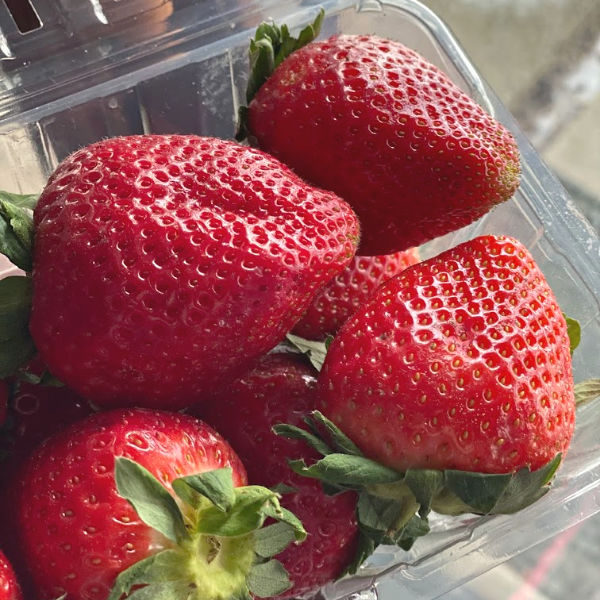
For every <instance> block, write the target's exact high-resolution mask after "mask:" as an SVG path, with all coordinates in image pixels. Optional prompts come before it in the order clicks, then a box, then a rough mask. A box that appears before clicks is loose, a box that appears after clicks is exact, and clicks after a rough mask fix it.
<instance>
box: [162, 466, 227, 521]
mask: <svg viewBox="0 0 600 600" xmlns="http://www.w3.org/2000/svg"><path fill="white" fill-rule="evenodd" d="M231 474H232V469H231V467H224V468H222V469H215V470H214V471H208V472H206V473H200V474H199V475H188V476H187V477H181V478H179V479H175V481H173V483H172V486H173V489H174V490H175V492H176V493H177V495H178V496H179V497H180V498H181V499H182V500H187V501H188V502H189V503H190V504H192V505H196V506H197V504H196V502H197V500H195V499H193V498H194V497H193V496H192V495H191V494H189V488H191V489H192V490H194V491H195V492H197V493H198V494H200V495H202V496H205V497H206V498H208V500H210V501H211V502H212V503H213V504H214V505H215V506H216V507H217V508H218V509H219V510H221V511H223V512H227V511H229V510H231V508H232V507H233V505H234V504H235V500H236V498H235V488H234V486H233V481H232V479H231Z"/></svg>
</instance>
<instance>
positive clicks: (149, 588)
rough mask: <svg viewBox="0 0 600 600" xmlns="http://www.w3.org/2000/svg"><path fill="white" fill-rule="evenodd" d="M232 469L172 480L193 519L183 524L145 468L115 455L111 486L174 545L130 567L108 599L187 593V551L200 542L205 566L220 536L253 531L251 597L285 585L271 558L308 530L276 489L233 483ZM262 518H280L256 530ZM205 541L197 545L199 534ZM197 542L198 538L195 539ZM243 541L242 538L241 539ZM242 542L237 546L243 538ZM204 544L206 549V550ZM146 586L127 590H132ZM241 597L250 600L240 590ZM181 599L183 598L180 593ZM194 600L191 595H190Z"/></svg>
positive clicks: (174, 504) (166, 494) (279, 568)
mask: <svg viewBox="0 0 600 600" xmlns="http://www.w3.org/2000/svg"><path fill="white" fill-rule="evenodd" d="M232 473H233V471H232V469H231V467H225V468H221V469H215V470H213V471H207V472H205V473H200V474H197V475H188V476H186V477H181V478H179V479H175V480H174V481H173V482H172V487H173V489H174V490H175V492H176V493H177V495H178V496H179V498H180V499H181V500H183V501H184V503H186V504H187V505H188V506H189V509H191V510H192V511H193V512H194V514H195V515H196V516H195V517H194V520H195V524H194V525H192V526H190V528H189V529H188V527H186V523H185V518H184V516H183V513H182V511H181V509H180V508H179V506H178V504H177V502H176V501H175V500H174V498H173V497H172V496H171V494H170V493H169V492H168V491H167V490H166V488H165V487H163V485H162V484H161V483H160V482H159V481H158V479H156V478H155V477H154V475H152V474H151V473H150V472H149V471H148V470H147V469H145V468H144V467H142V466H141V465H139V464H138V463H136V462H135V461H132V460H130V459H128V458H124V457H117V458H116V459H115V481H116V485H117V491H118V492H119V494H120V495H121V496H122V497H123V498H125V499H126V500H127V501H128V502H129V503H130V504H131V505H132V506H133V508H134V509H135V510H136V512H137V514H138V516H139V517H140V518H141V519H142V520H143V521H144V522H145V523H146V524H147V525H149V526H150V527H152V528H153V529H155V530H156V531H159V532H160V533H162V535H164V536H165V537H166V538H168V539H169V540H171V541H172V542H175V543H176V544H177V545H178V546H177V548H176V549H174V550H164V551H162V552H159V553H157V554H155V555H153V556H150V557H148V558H146V559H144V560H141V561H139V562H138V563H136V564H134V565H132V566H131V567H129V568H128V569H126V570H125V571H123V572H122V573H121V574H120V575H119V576H118V577H117V579H116V581H115V584H114V587H113V589H112V591H111V595H110V596H109V599H108V600H115V599H118V598H121V597H122V596H123V595H126V596H127V598H162V597H164V598H169V599H171V598H174V597H179V596H178V595H177V594H186V593H190V591H191V590H192V587H190V586H192V585H193V582H190V579H189V574H188V575H186V572H185V571H184V570H182V564H186V562H187V561H188V560H189V558H186V553H188V552H189V551H190V550H186V549H187V548H188V546H190V545H191V548H192V549H193V548H194V547H195V544H198V543H200V544H204V547H205V552H206V551H207V552H208V553H207V561H208V563H209V564H210V562H212V560H214V558H216V556H217V555H219V553H220V552H221V550H222V547H223V545H224V542H223V541H222V540H224V539H239V540H243V539H244V538H248V536H251V542H252V543H251V547H252V549H253V552H254V554H255V559H254V561H253V563H254V564H253V565H252V566H251V568H250V570H249V571H248V574H247V580H246V585H247V589H248V590H249V591H250V592H251V593H252V594H254V595H255V596H257V597H268V596H272V595H277V594H280V593H282V592H283V591H285V590H286V589H288V588H289V587H290V585H291V583H290V581H289V578H288V577H287V572H286V571H285V569H284V568H283V566H282V565H281V563H279V562H278V561H276V560H273V559H271V557H272V556H274V555H275V554H278V553H279V552H281V551H282V550H284V549H285V548H286V547H287V546H288V545H289V544H290V543H291V542H298V541H302V540H303V539H304V538H305V537H306V531H305V530H304V527H303V526H302V523H301V522H300V521H299V520H298V519H297V518H296V517H295V515H294V514H293V513H292V512H290V511H289V510H287V509H285V508H283V507H281V505H280V504H279V496H278V494H277V493H275V492H273V491H271V490H269V489H267V488H264V487H261V486H246V487H237V488H236V487H234V485H233V478H232ZM268 518H273V519H276V520H277V521H278V522H277V523H275V524H274V525H271V526H269V527H267V528H265V529H262V527H263V524H264V522H265V521H266V520H267V519H268ZM201 538H202V539H204V540H205V542H198V540H199V539H201ZM194 540H196V541H194ZM240 543H241V542H240ZM242 545H243V543H242ZM206 548H208V550H206ZM140 585H143V586H145V587H143V588H141V589H138V590H135V591H133V592H132V591H131V590H132V589H133V588H134V587H137V586H140ZM242 592H243V593H242V596H241V597H243V598H250V597H251V596H249V595H248V594H246V592H245V591H243V589H242ZM181 597H187V596H185V595H184V596H181ZM190 597H194V598H195V597H196V596H190Z"/></svg>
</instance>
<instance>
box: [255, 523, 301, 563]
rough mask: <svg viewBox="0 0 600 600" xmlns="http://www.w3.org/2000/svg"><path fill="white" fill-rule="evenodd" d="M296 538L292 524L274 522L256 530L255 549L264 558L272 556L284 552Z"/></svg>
mask: <svg viewBox="0 0 600 600" xmlns="http://www.w3.org/2000/svg"><path fill="white" fill-rule="evenodd" d="M295 539H296V535H295V533H294V529H293V528H292V527H290V525H288V524H287V523H283V522H279V523H274V524H273V525H269V526H268V527H263V528H262V529H259V530H258V531H257V532H255V534H254V550H255V552H256V554H258V555H259V556H262V557H263V558H271V557H272V556H275V555H276V554H279V553H280V552H283V550H285V549H286V548H287V547H288V545H289V544H291V543H292V542H294V541H295Z"/></svg>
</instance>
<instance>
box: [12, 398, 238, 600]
mask: <svg viewBox="0 0 600 600" xmlns="http://www.w3.org/2000/svg"><path fill="white" fill-rule="evenodd" d="M116 456H125V457H127V458H130V459H132V460H135V461H136V462H138V463H139V464H141V465H142V466H144V467H146V469H148V470H149V471H150V472H151V473H152V474H153V475H154V476H155V477H157V478H158V479H159V480H160V481H161V482H163V483H164V484H165V485H167V487H169V486H170V482H171V481H172V480H173V479H175V478H177V477H180V476H184V475H190V474H194V473H201V472H204V471H207V470H211V469H216V468H220V467H225V466H231V467H232V469H233V473H234V483H235V484H236V485H245V483H246V474H245V471H244V468H243V466H242V463H241V462H240V460H239V459H238V457H237V456H236V455H235V453H234V452H233V450H232V449H231V447H230V446H229V444H227V442H225V440H223V438H222V437H221V436H220V435H218V434H217V433H216V432H215V431H214V430H213V429H212V428H210V427H208V426H207V425H206V424H204V423H202V422H200V421H199V420H197V419H194V418H192V417H190V416H186V415H181V414H175V413H168V412H164V411H152V410H145V409H130V410H113V411H106V412H102V413H97V414H95V415H93V416H91V417H89V418H88V419H86V420H84V421H81V422H79V423H76V424H75V425H73V426H72V427H70V428H68V429H66V430H63V431H62V432H61V433H59V434H57V435H56V436H54V437H52V438H50V439H49V440H47V441H46V442H44V443H43V444H42V445H41V446H40V447H39V448H38V450H37V451H36V452H35V453H34V454H33V455H32V456H31V457H30V459H29V460H28V462H27V463H26V465H25V467H24V469H23V471H22V473H21V476H20V478H19V481H18V483H17V484H16V487H15V490H14V498H15V506H16V507H17V511H16V512H17V515H16V517H17V521H18V525H19V527H20V531H21V536H20V544H21V547H22V548H21V549H22V552H23V554H24V556H25V558H26V561H27V564H28V565H29V567H30V570H31V573H30V577H31V578H32V580H33V582H34V583H35V586H36V589H37V595H38V597H40V598H55V597H58V596H60V595H61V594H62V593H64V592H67V594H68V598H73V599H74V600H78V599H84V598H85V600H105V598H106V597H107V596H108V592H109V590H110V586H111V585H112V582H113V580H114V578H115V576H116V575H117V574H118V573H119V572H120V571H122V570H123V569H125V568H127V567H128V566H130V565H131V564H133V563H135V562H137V561H139V560H141V559H142V558H145V557H146V556H149V555H151V554H154V553H156V552H158V551H160V550H161V549H164V547H165V544H168V541H167V540H165V539H163V538H161V536H160V534H157V533H156V532H154V531H153V530H151V529H150V528H149V527H148V526H147V525H145V524H144V523H143V522H142V521H141V520H140V519H139V518H138V517H137V515H136V513H135V511H134V510H133V508H132V507H131V505H130V504H129V503H128V502H127V501H126V500H125V499H123V498H122V497H120V496H119V495H118V494H117V491H116V487H115V482H114V460H115V457H116Z"/></svg>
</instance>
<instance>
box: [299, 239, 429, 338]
mask: <svg viewBox="0 0 600 600" xmlns="http://www.w3.org/2000/svg"><path fill="white" fill-rule="evenodd" d="M417 262H419V254H418V251H417V249H416V248H410V249H409V250H404V251H401V252H395V253H394V254H384V255H382V256H355V257H354V259H353V260H352V262H351V263H350V265H349V266H348V267H347V268H346V269H345V270H344V271H342V272H341V273H340V274H339V275H336V276H335V277H334V278H333V279H332V280H331V281H330V282H329V283H328V284H326V285H325V286H324V287H322V288H321V290H320V291H319V292H318V293H317V294H316V295H315V297H314V298H313V301H312V304H311V305H310V306H309V307H308V310H307V311H306V312H305V313H304V316H303V317H302V319H300V321H299V322H298V323H296V325H295V326H294V329H293V333H294V334H296V335H299V336H301V337H304V338H306V339H309V340H324V339H325V338H326V337H327V336H329V335H335V334H336V333H337V332H338V331H339V329H340V327H341V326H342V325H343V324H344V323H345V322H346V321H347V320H348V319H349V318H350V317H351V316H352V315H353V314H354V312H356V310H357V309H358V307H359V306H361V305H362V304H364V303H365V302H366V301H367V300H368V299H369V298H370V297H371V295H372V294H373V293H374V292H375V290H376V289H377V288H378V287H379V286H380V285H381V284H382V283H383V282H384V281H387V280H388V279H390V278H392V277H394V276H396V275H398V273H400V272H401V271H403V270H404V269H406V267H408V266H410V265H414V264H415V263H417Z"/></svg>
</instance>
